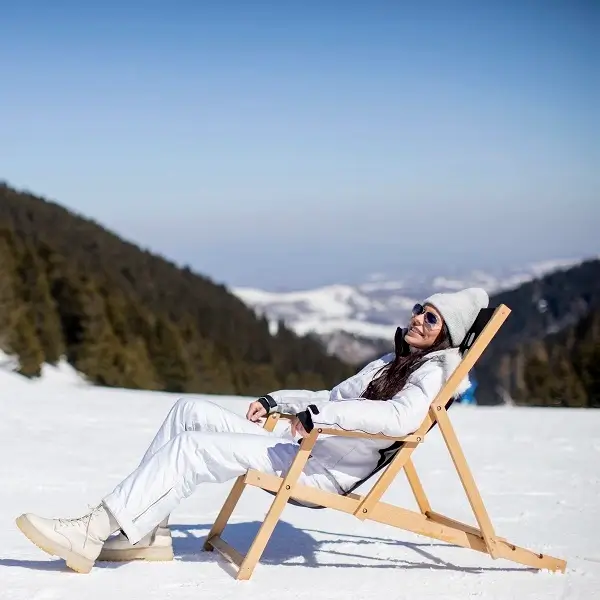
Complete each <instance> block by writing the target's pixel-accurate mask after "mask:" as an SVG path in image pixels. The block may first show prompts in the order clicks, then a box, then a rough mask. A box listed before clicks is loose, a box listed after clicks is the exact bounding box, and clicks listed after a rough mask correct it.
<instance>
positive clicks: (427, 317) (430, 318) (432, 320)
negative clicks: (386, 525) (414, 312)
mask: <svg viewBox="0 0 600 600" xmlns="http://www.w3.org/2000/svg"><path fill="white" fill-rule="evenodd" d="M425 321H427V323H428V324H429V325H431V326H432V327H435V326H436V325H437V322H438V319H437V317H436V316H435V315H434V314H433V313H432V312H426V313H425Z"/></svg>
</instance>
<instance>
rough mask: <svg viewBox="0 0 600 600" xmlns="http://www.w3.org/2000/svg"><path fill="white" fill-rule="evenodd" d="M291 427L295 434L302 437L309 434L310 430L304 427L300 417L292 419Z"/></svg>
mask: <svg viewBox="0 0 600 600" xmlns="http://www.w3.org/2000/svg"><path fill="white" fill-rule="evenodd" d="M290 428H291V430H292V435H293V436H295V435H299V436H300V437H306V436H307V435H308V432H307V431H306V429H304V425H302V423H301V422H300V419H299V418H298V417H294V418H293V419H291V421H290Z"/></svg>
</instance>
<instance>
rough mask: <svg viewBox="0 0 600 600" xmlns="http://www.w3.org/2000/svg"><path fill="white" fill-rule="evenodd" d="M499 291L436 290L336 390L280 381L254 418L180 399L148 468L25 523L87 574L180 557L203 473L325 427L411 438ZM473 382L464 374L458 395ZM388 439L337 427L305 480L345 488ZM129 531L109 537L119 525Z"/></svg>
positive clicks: (247, 460)
mask: <svg viewBox="0 0 600 600" xmlns="http://www.w3.org/2000/svg"><path fill="white" fill-rule="evenodd" d="M487 305H488V296H487V294H486V292H485V291H484V290H482V289H479V288H469V289H466V290H462V291H460V292H455V293H448V294H434V295H433V296H431V297H430V298H428V299H427V300H426V301H425V303H424V304H423V305H420V304H418V305H416V306H415V308H414V310H413V315H412V318H411V320H410V324H409V327H408V329H406V330H404V331H402V332H401V333H402V334H403V335H400V336H397V340H396V351H395V352H394V353H391V354H388V355H385V356H383V357H382V358H380V359H378V360H376V361H374V362H372V363H370V364H369V365H367V366H366V367H365V368H364V369H362V370H361V371H360V372H359V373H357V374H356V375H354V376H352V377H350V378H349V379H347V380H346V381H343V382H342V383H340V384H339V385H337V386H336V387H335V388H334V389H333V390H331V391H320V392H310V391H305V390H302V391H298V390H281V391H277V392H272V393H271V394H269V395H267V396H264V397H263V398H260V399H259V400H256V401H255V402H252V403H251V404H250V407H249V409H248V412H247V415H246V419H243V418H242V417H240V416H238V415H236V414H235V413H232V412H230V411H228V410H225V409H223V408H221V407H219V406H217V405H215V404H213V403H211V402H208V401H205V400H193V399H180V400H179V401H178V402H176V403H175V405H174V406H173V408H172V409H171V411H170V412H169V414H168V416H167V418H166V419H165V421H164V423H163V424H162V426H161V428H160V429H159V431H158V433H157V434H156V437H155V438H154V441H153V442H152V444H151V445H150V447H149V448H148V450H147V452H146V454H145V455H144V457H143V459H142V461H141V463H140V465H139V466H138V468H137V469H136V470H135V471H133V473H131V474H130V475H129V476H128V477H127V478H125V479H124V480H123V481H122V482H121V483H120V484H119V485H117V487H116V488H115V489H114V490H113V491H112V492H111V493H110V494H108V495H107V496H106V497H105V498H103V499H102V502H101V503H100V504H99V505H98V506H97V507H96V508H94V509H93V510H92V511H91V512H89V513H88V514H86V515H84V516H83V517H80V518H78V519H46V518H42V517H38V516H37V515H33V514H24V515H21V516H20V517H19V518H18V519H17V525H18V526H19V528H20V529H21V531H22V532H23V533H24V534H25V535H26V536H27V537H28V538H29V539H30V540H31V541H32V542H33V543H34V544H36V545H37V546H39V547H40V548H41V549H42V550H44V551H46V552H48V553H50V554H54V555H57V556H60V557H62V558H63V559H65V560H66V562H67V565H68V566H69V567H70V568H72V569H73V570H75V571H79V572H82V573H87V572H89V571H90V570H91V568H92V566H93V565H94V562H95V561H96V560H98V559H100V560H129V559H133V558H146V559H154V560H169V559H172V558H173V550H172V543H171V536H170V532H169V529H168V527H167V519H168V516H169V514H170V513H171V512H172V511H173V510H174V509H175V508H176V507H177V506H178V504H179V503H180V501H181V500H182V499H183V498H186V497H187V496H189V495H190V494H192V492H193V491H194V489H195V488H196V486H197V485H198V484H200V483H205V482H213V483H221V482H224V481H227V480H230V479H234V478H236V477H238V476H239V475H242V474H244V473H245V472H246V471H247V470H248V469H258V470H260V471H263V472H266V473H272V474H275V475H282V474H283V473H285V472H286V470H287V469H288V468H289V466H290V464H291V463H292V461H293V459H294V457H295V456H296V453H297V452H298V448H299V445H298V442H297V441H296V440H295V439H294V436H296V435H299V436H305V435H307V434H308V433H309V432H310V431H311V430H312V428H313V427H314V426H323V427H330V428H336V429H345V430H359V431H365V432H368V433H380V434H384V435H388V436H392V437H401V436H404V435H408V434H410V433H413V432H414V431H415V430H416V429H417V428H418V427H419V426H420V425H421V423H422V421H423V419H424V418H425V416H426V414H427V410H428V409H429V405H430V404H431V402H432V401H433V399H434V398H435V396H436V395H437V393H438V392H439V391H440V389H441V387H442V385H443V384H444V383H445V381H446V380H447V379H448V377H449V376H450V375H451V373H452V372H453V371H454V369H455V368H456V366H457V365H458V364H459V362H460V359H461V357H460V353H459V350H458V347H459V346H460V344H461V342H462V341H463V339H464V337H465V335H466V334H467V332H468V330H469V329H470V328H471V326H472V325H473V323H474V321H475V318H476V317H477V314H478V313H479V311H480V310H481V309H482V308H485V307H487ZM468 387H469V382H468V380H466V379H465V381H463V382H462V384H461V386H460V387H459V389H458V390H457V392H456V394H457V395H460V394H461V393H463V392H464V391H465V390H466V389H467V388H468ZM271 411H277V412H285V413H292V414H295V415H296V418H295V419H294V420H293V421H292V425H291V433H292V436H290V437H282V436H280V435H279V434H276V433H274V432H272V433H271V432H267V431H265V430H264V429H263V428H262V427H261V426H260V424H259V421H260V420H261V419H262V418H263V417H265V416H266V415H267V414H268V413H269V412H271ZM388 446H389V442H388V441H386V440H366V439H361V438H351V437H342V436H326V437H324V438H322V439H319V440H318V441H317V443H316V444H315V446H314V449H313V452H312V456H311V458H310V459H309V460H308V462H307V464H306V467H305V469H304V472H303V473H302V475H301V476H300V479H299V482H300V483H301V484H303V485H312V486H316V487H318V488H321V489H323V490H326V491H329V492H336V493H343V492H344V491H345V490H348V489H349V488H350V487H351V486H352V485H353V484H355V483H356V482H358V481H361V480H362V479H363V478H364V477H366V476H368V475H369V474H370V473H371V472H372V471H373V470H374V468H375V467H376V466H377V463H378V461H379V460H380V457H381V456H382V454H381V451H382V450H384V449H385V448H386V447H388ZM117 531H119V532H120V534H119V535H118V536H115V537H114V538H111V539H110V540H109V539H108V538H109V536H111V534H113V533H115V532H117Z"/></svg>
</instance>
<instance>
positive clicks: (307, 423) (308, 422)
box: [296, 404, 319, 433]
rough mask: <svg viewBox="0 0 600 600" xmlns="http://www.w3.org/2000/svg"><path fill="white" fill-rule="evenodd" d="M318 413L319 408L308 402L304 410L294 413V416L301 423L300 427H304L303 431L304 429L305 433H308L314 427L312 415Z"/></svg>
mask: <svg viewBox="0 0 600 600" xmlns="http://www.w3.org/2000/svg"><path fill="white" fill-rule="evenodd" d="M318 414H319V409H318V408H317V407H316V406H315V405H314V404H309V405H308V408H307V409H306V410H303V411H301V412H299V413H296V416H297V417H298V420H299V421H300V423H302V427H304V431H306V433H310V432H311V431H312V430H313V429H314V428H315V424H314V423H313V420H312V416H313V415H318Z"/></svg>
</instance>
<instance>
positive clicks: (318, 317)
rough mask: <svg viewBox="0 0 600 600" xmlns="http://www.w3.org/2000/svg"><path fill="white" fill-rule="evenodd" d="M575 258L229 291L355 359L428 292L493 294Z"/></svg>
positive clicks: (388, 339)
mask: <svg viewBox="0 0 600 600" xmlns="http://www.w3.org/2000/svg"><path fill="white" fill-rule="evenodd" d="M581 262H582V261H581V259H578V260H574V259H568V260H567V259H562V260H547V261H543V262H536V263H533V264H525V265H521V266H520V267H519V268H511V269H508V268H504V269H500V268H497V269H493V270H489V271H481V270H479V271H472V270H469V265H466V266H465V267H464V268H463V267H455V268H454V269H453V271H447V272H440V273H438V274H437V275H434V276H428V275H424V274H422V273H419V272H416V273H410V272H404V273H403V274H402V277H397V276H396V277H390V276H386V275H385V274H382V273H379V274H376V275H373V276H372V277H370V278H369V279H368V280H367V281H365V282H363V283H360V284H356V285H349V284H340V283H337V284H331V285H327V286H323V287H318V288H314V289H306V290H294V291H281V290H278V291H265V290H260V289H256V288H234V289H233V290H232V291H233V292H234V293H235V294H236V295H237V296H238V297H239V298H241V299H242V300H243V301H244V302H245V303H246V304H247V305H248V306H250V307H252V308H253V309H254V310H255V311H256V312H257V313H258V314H261V315H264V316H266V317H267V318H268V319H270V320H273V321H279V320H284V321H285V323H286V325H288V327H290V328H291V329H293V330H294V331H295V332H296V333H298V334H299V335H305V334H307V333H313V334H315V335H318V336H319V338H320V339H321V340H322V341H323V343H324V345H325V347H326V348H327V351H328V352H329V353H330V354H334V355H335V356H338V357H339V358H341V359H342V360H343V361H345V362H349V363H353V364H357V365H360V364H363V363H364V361H365V360H368V359H369V358H371V357H372V356H374V355H376V354H378V353H382V352H383V351H387V348H389V347H390V344H391V343H392V340H393V339H394V333H395V331H396V327H398V325H399V324H404V323H406V322H407V320H408V319H409V318H410V311H411V309H412V307H413V306H414V304H415V302H419V301H421V300H423V299H424V298H427V297H428V296H430V295H431V294H433V293H436V292H452V291H455V290H459V289H463V288H466V287H474V286H477V287H482V288H484V289H485V290H486V291H487V292H488V293H489V294H497V293H499V292H501V291H504V290H511V289H515V288H517V287H518V286H519V285H521V284H523V283H526V282H529V281H532V280H533V279H538V278H540V277H542V276H544V275H546V274H547V273H551V272H553V271H556V270H558V269H566V268H569V267H572V266H575V265H578V264H581ZM384 349H385V350H384Z"/></svg>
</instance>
